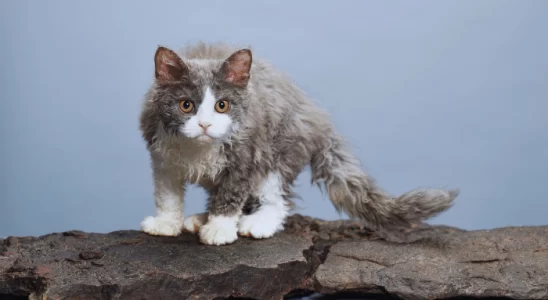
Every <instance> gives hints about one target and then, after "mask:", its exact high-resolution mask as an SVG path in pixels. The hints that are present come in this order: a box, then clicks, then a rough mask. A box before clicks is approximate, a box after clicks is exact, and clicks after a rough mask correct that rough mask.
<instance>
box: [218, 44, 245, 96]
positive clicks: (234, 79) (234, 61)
mask: <svg viewBox="0 0 548 300" xmlns="http://www.w3.org/2000/svg"><path fill="white" fill-rule="evenodd" d="M251 62H252V58H251V50H249V49H241V50H238V51H236V52H234V53H233V54H232V55H230V57H229V58H227V59H226V60H225V61H224V63H223V65H222V66H221V74H222V76H223V80H224V81H225V82H227V83H230V84H233V85H236V86H238V87H245V86H247V83H248V82H249V78H250V74H249V71H250V69H251Z"/></svg>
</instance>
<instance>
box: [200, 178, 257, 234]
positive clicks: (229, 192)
mask: <svg viewBox="0 0 548 300" xmlns="http://www.w3.org/2000/svg"><path fill="white" fill-rule="evenodd" d="M242 185H246V183H239V184H234V183H233V182H231V181H225V182H223V183H222V184H221V185H220V186H218V187H216V188H215V189H213V190H212V191H210V195H209V203H208V215H207V223H206V224H204V225H203V226H202V227H200V232H199V235H200V242H202V243H203V244H207V245H225V244H231V243H233V242H234V241H236V240H237V239H238V221H239V219H240V216H241V215H242V207H243V204H244V202H245V200H244V199H247V197H248V195H249V188H242Z"/></svg>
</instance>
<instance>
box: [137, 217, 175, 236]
mask: <svg viewBox="0 0 548 300" xmlns="http://www.w3.org/2000/svg"><path fill="white" fill-rule="evenodd" d="M182 227H183V219H182V218H181V217H176V216H173V215H158V216H156V217H146V218H145V219H144V220H143V222H141V229H142V230H143V231H144V232H146V233H148V234H151V235H164V236H177V235H179V234H180V233H181V230H182Z"/></svg>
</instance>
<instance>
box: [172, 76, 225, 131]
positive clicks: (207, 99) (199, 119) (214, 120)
mask: <svg viewBox="0 0 548 300" xmlns="http://www.w3.org/2000/svg"><path fill="white" fill-rule="evenodd" d="M217 100H218V99H217V98H215V95H213V91H212V90H211V88H209V87H207V88H206V89H205V93H204V99H203V100H202V104H200V105H199V107H198V112H197V113H196V115H194V116H192V117H191V118H190V119H189V120H188V122H186V123H185V124H184V125H183V126H182V128H181V129H180V130H181V132H182V133H183V134H184V135H186V136H187V137H190V138H195V139H197V140H199V141H201V142H211V141H212V140H215V139H223V138H224V137H226V136H227V134H228V133H229V132H230V131H231V129H233V124H232V123H233V122H232V118H231V117H230V115H229V114H228V113H218V112H217V111H216V110H215V103H216V102H217ZM200 124H201V125H202V126H205V127H207V129H204V128H202V127H201V126H200Z"/></svg>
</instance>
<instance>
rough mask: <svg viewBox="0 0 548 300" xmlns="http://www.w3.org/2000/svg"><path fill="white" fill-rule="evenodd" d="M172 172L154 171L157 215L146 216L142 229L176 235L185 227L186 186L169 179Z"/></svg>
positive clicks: (153, 232) (148, 231)
mask: <svg viewBox="0 0 548 300" xmlns="http://www.w3.org/2000/svg"><path fill="white" fill-rule="evenodd" d="M169 176H170V174H169V173H166V172H163V171H162V170H160V169H155V171H154V182H155V184H154V200H155V203H156V216H155V217H152V216H149V217H146V218H145V219H144V220H143V221H142V222H141V229H142V230H143V231H144V232H146V233H148V234H152V235H166V236H176V235H179V234H180V233H181V230H182V227H183V197H184V188H183V187H182V186H181V185H179V184H177V183H174V182H173V181H172V180H170V179H169Z"/></svg>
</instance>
